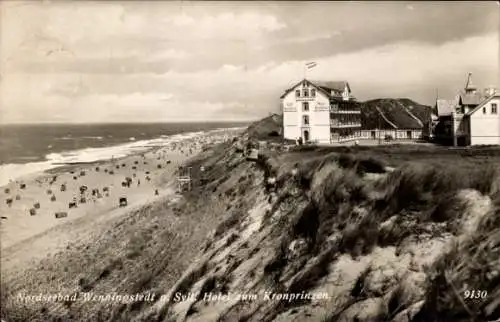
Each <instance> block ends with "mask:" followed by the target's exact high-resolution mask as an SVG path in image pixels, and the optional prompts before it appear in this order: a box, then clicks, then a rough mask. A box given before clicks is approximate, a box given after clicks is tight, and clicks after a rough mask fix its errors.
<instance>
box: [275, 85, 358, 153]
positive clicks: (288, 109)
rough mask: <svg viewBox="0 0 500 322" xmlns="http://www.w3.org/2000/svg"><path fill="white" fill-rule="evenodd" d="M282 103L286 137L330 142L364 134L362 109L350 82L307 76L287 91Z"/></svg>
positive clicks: (351, 138)
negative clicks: (316, 79) (311, 79)
mask: <svg viewBox="0 0 500 322" xmlns="http://www.w3.org/2000/svg"><path fill="white" fill-rule="evenodd" d="M281 105H282V106H281V108H282V110H283V136H284V138H286V139H290V140H297V139H298V138H302V140H303V142H314V143H326V144H329V143H335V142H344V141H348V140H353V139H356V138H359V137H360V133H361V109H360V105H359V104H358V103H356V102H355V99H354V97H353V96H352V95H351V88H350V87H349V83H348V82H345V81H335V82H321V81H310V80H307V79H303V80H302V81H300V82H299V83H297V84H296V85H294V86H293V87H291V88H289V89H287V90H286V91H285V93H284V94H283V95H282V96H281Z"/></svg>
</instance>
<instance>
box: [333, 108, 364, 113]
mask: <svg viewBox="0 0 500 322" xmlns="http://www.w3.org/2000/svg"><path fill="white" fill-rule="evenodd" d="M330 112H331V113H336V114H361V110H359V109H345V108H338V107H335V106H330Z"/></svg>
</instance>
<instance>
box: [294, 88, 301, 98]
mask: <svg viewBox="0 0 500 322" xmlns="http://www.w3.org/2000/svg"><path fill="white" fill-rule="evenodd" d="M295 97H300V89H298V90H296V91H295Z"/></svg>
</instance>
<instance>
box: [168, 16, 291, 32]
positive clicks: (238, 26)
mask: <svg viewBox="0 0 500 322" xmlns="http://www.w3.org/2000/svg"><path fill="white" fill-rule="evenodd" d="M165 21H167V22H170V23H172V24H173V25H175V26H177V27H183V28H192V29H196V30H197V31H198V37H199V38H226V37H230V38H240V37H242V36H247V37H251V36H256V35H258V34H259V33H261V32H274V31H278V30H281V29H283V28H286V24H285V23H283V22H280V21H278V19H277V18H276V17H274V16H272V15H267V14H259V13H243V14H234V13H232V12H224V13H220V14H218V15H203V16H202V17H200V18H198V19H195V18H194V17H192V16H189V15H186V14H182V15H177V16H173V17H169V18H165ZM188 32H189V30H188Z"/></svg>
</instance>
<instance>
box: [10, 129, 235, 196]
mask: <svg viewBox="0 0 500 322" xmlns="http://www.w3.org/2000/svg"><path fill="white" fill-rule="evenodd" d="M242 130H244V128H243V127H232V128H217V129H212V130H207V131H194V132H182V133H177V134H172V135H167V136H163V135H162V136H159V137H154V138H150V139H145V140H139V141H130V142H123V143H120V144H116V145H109V146H100V147H86V148H83V149H75V150H64V151H59V152H51V153H47V154H46V155H45V156H44V158H45V159H43V160H38V159H37V161H31V162H25V163H3V164H0V188H2V189H3V188H4V187H5V186H7V185H9V184H10V183H12V182H15V181H23V180H30V179H32V177H33V176H39V175H41V174H42V173H45V172H47V173H51V172H52V171H57V170H56V169H58V168H61V167H71V166H84V165H95V164H98V163H100V162H110V161H112V160H113V159H114V160H120V159H122V158H126V157H128V156H132V155H137V154H142V153H148V152H150V151H152V150H156V149H161V148H163V147H165V146H171V145H174V146H175V145H178V144H179V143H181V142H184V141H192V140H196V139H200V138H203V137H205V136H207V135H208V136H213V135H217V134H218V133H238V132H241V131H242ZM113 149H123V151H119V152H118V153H117V154H118V156H117V157H115V158H113V156H112V154H111V155H110V154H109V153H108V152H107V151H111V150H113ZM89 150H92V151H93V152H94V153H95V152H103V153H104V154H105V155H108V156H106V157H103V158H101V159H95V160H89V161H57V160H53V159H52V158H49V157H48V156H50V155H57V156H60V157H62V158H65V157H74V156H75V155H78V154H83V153H85V152H87V151H89ZM80 157H82V158H83V157H84V156H80ZM86 157H88V156H86ZM27 167H28V168H29V167H32V168H33V170H28V171H26V170H20V169H22V168H27ZM9 172H20V174H16V175H14V176H13V177H11V178H8V177H7V176H6V175H5V174H6V173H9ZM22 172H25V173H22Z"/></svg>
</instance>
